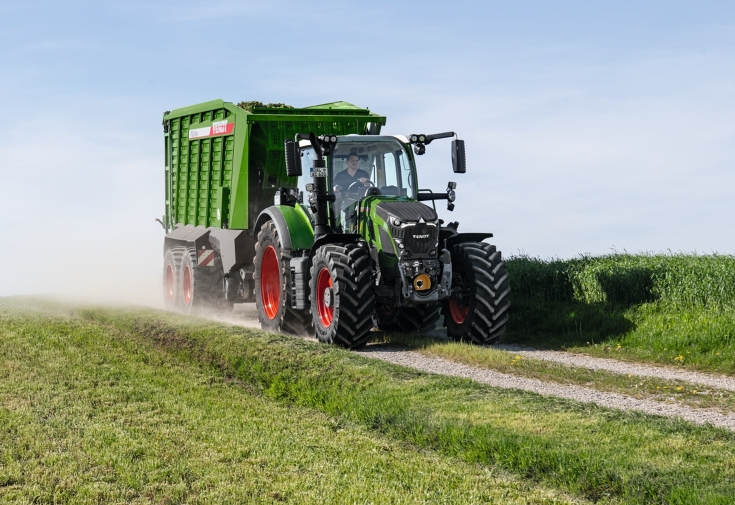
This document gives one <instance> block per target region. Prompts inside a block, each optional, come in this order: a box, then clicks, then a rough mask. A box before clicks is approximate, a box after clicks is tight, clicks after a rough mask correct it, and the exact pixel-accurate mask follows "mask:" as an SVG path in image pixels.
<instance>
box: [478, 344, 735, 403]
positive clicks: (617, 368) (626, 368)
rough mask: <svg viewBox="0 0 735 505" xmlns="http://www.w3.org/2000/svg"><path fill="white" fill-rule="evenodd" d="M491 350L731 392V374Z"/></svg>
mask: <svg viewBox="0 0 735 505" xmlns="http://www.w3.org/2000/svg"><path fill="white" fill-rule="evenodd" d="M493 348H495V349H500V350H503V351H509V352H513V353H515V354H518V355H520V356H523V357H524V358H531V359H538V360H543V361H552V362H554V363H562V364H564V365H570V366H576V367H580V368H588V369H590V370H605V371H607V372H612V373H617V374H621V375H627V374H630V375H637V376H641V377H655V378H657V379H666V380H681V381H685V382H690V383H692V384H700V385H703V386H708V387H711V388H716V389H724V390H727V391H735V377H728V376H726V375H716V374H708V373H702V372H694V371H691V370H683V369H681V368H673V367H667V366H656V365H643V364H640V363H629V362H625V361H618V360H615V359H608V358H595V357H592V356H585V355H584V354H573V353H570V352H563V351H541V350H538V349H532V348H529V347H520V346H514V345H507V344H500V345H495V346H493Z"/></svg>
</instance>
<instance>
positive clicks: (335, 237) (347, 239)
mask: <svg viewBox="0 0 735 505" xmlns="http://www.w3.org/2000/svg"><path fill="white" fill-rule="evenodd" d="M361 238H362V236H361V235H359V234H357V233H334V234H330V235H324V236H323V237H319V238H318V239H317V240H316V241H315V242H314V245H312V246H311V251H309V264H311V258H313V257H314V255H315V254H316V250H317V249H319V248H320V247H321V246H323V245H327V244H349V243H351V242H355V241H357V240H360V239H361Z"/></svg>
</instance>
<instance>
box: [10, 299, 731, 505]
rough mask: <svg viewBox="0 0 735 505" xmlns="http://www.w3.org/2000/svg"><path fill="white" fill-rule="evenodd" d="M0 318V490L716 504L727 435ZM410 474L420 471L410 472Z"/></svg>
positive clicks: (726, 477) (217, 346)
mask: <svg viewBox="0 0 735 505" xmlns="http://www.w3.org/2000/svg"><path fill="white" fill-rule="evenodd" d="M2 317H3V321H2V322H3V324H2V328H3V330H2V340H1V342H2V353H3V354H2V359H3V367H2V370H3V371H4V372H3V375H2V381H0V384H2V390H1V392H0V394H1V395H2V409H1V410H0V412H1V415H2V425H3V427H5V429H3V431H2V435H1V436H2V437H3V438H2V440H0V447H2V449H1V450H2V453H1V454H2V455H1V458H2V459H0V461H2V467H0V469H1V471H2V479H3V485H2V486H1V487H0V493H2V494H0V496H1V497H3V498H4V499H10V498H12V499H15V500H17V501H24V500H25V501H32V500H34V499H36V500H37V501H49V502H50V501H52V500H53V499H54V497H59V499H60V501H65V500H64V499H63V498H64V497H66V499H67V501H68V499H72V498H73V499H75V500H78V501H82V502H92V501H96V500H97V501H127V500H139V501H166V500H168V501H181V500H186V501H227V500H230V501H237V498H235V497H237V496H247V497H248V498H249V499H250V498H252V499H253V500H255V501H262V502H269V501H270V502H273V501H277V500H285V501H289V502H297V503H298V502H315V501H319V502H330V501H332V502H335V501H336V502H410V501H414V502H431V501H436V502H455V503H473V502H482V501H490V502H493V501H495V502H497V503H506V502H511V501H513V500H514V499H515V501H520V502H523V501H530V502H540V501H544V500H549V501H551V500H559V501H565V500H567V499H568V497H569V496H571V497H572V499H578V500H592V501H598V502H612V503H615V502H624V503H682V504H683V503H729V502H730V500H731V497H732V496H733V495H735V435H733V434H732V433H730V432H726V431H723V430H718V429H713V428H709V427H696V426H692V425H689V424H687V423H683V422H679V421H675V420H670V419H662V418H656V417H651V416H645V415H641V414H636V413H625V412H619V411H613V410H609V409H603V408H598V407H595V406H591V405H587V404H579V403H576V402H572V401H566V400H559V399H555V398H548V397H541V396H539V395H535V394H531V393H524V392H519V391H509V390H498V389H493V388H491V387H487V386H483V385H479V384H477V383H473V382H471V381H468V380H462V379H455V378H449V377H443V376H433V375H428V374H424V373H420V372H416V371H413V370H409V369H405V368H401V367H397V366H394V365H390V364H387V363H383V362H376V361H374V360H370V359H369V358H366V357H364V356H361V355H358V354H355V353H351V352H347V351H343V350H340V349H337V348H334V347H330V346H323V345H319V344H316V343H313V342H306V341H302V340H300V339H294V338H291V337H283V336H277V335H268V334H264V333H262V332H260V331H254V330H249V329H245V328H240V327H230V326H226V325H222V324H216V323H211V322H206V321H199V320H190V319H182V318H179V317H177V316H173V315H167V314H162V313H160V312H155V311H120V310H110V309H88V310H76V311H74V316H73V317H71V316H69V314H68V313H67V315H65V316H62V315H57V316H53V317H50V316H48V315H43V314H40V313H38V314H35V315H28V313H24V314H19V313H18V312H17V311H15V312H14V311H13V310H10V309H7V308H6V309H4V311H3V316H2ZM420 472H423V473H420Z"/></svg>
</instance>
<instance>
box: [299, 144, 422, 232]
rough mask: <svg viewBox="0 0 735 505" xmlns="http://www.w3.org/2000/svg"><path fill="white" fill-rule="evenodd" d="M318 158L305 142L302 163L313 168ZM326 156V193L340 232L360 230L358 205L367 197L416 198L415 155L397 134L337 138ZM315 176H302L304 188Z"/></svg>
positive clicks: (301, 184)
mask: <svg viewBox="0 0 735 505" xmlns="http://www.w3.org/2000/svg"><path fill="white" fill-rule="evenodd" d="M315 158H316V153H315V151H314V148H313V147H312V146H311V145H310V144H308V143H305V144H304V147H303V148H302V151H301V163H302V166H303V167H313V160H314V159H315ZM326 158H327V159H326V170H327V192H328V193H329V194H330V195H333V196H334V202H332V205H331V208H330V214H331V216H332V218H333V221H334V230H335V231H337V232H344V233H357V232H358V231H357V220H356V216H357V207H358V204H359V202H360V201H361V200H363V199H364V198H365V197H368V196H373V197H385V198H380V200H403V199H413V200H415V199H416V195H417V193H418V190H417V186H418V184H417V179H416V166H415V163H414V158H413V156H412V153H411V151H410V149H409V147H408V146H407V145H406V143H404V142H402V141H401V140H399V139H397V138H396V137H389V136H377V135H360V136H357V135H355V136H345V137H338V141H337V143H336V144H335V145H334V148H333V149H332V151H331V153H330V155H329V156H327V157H326ZM312 176H313V172H309V173H308V174H307V173H304V174H303V175H302V176H301V177H300V178H299V189H300V190H301V191H304V192H308V189H309V188H311V186H309V183H310V182H311V181H312ZM307 186H308V187H307ZM307 207H308V206H307Z"/></svg>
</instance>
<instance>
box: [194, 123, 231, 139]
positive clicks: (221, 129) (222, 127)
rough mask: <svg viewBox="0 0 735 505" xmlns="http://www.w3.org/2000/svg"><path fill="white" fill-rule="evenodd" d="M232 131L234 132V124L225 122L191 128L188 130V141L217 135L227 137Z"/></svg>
mask: <svg viewBox="0 0 735 505" xmlns="http://www.w3.org/2000/svg"><path fill="white" fill-rule="evenodd" d="M233 131H235V123H228V122H227V120H224V121H215V122H213V123H212V126H205V127H203V128H192V129H191V130H189V140H193V139H203V138H207V137H215V136H217V135H229V134H230V133H232V132H233Z"/></svg>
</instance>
